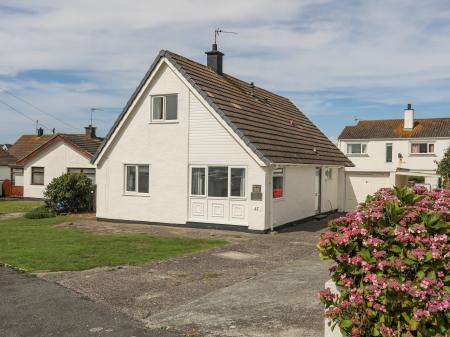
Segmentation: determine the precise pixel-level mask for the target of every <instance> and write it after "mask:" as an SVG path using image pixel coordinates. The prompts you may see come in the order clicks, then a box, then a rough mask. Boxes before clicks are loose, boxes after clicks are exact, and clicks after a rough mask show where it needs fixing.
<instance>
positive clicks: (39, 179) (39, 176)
mask: <svg viewBox="0 0 450 337" xmlns="http://www.w3.org/2000/svg"><path fill="white" fill-rule="evenodd" d="M31 183H32V184H33V185H44V173H43V172H41V170H35V169H32V173H31Z"/></svg>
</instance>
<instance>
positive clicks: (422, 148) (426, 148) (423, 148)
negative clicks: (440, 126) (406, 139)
mask: <svg viewBox="0 0 450 337" xmlns="http://www.w3.org/2000/svg"><path fill="white" fill-rule="evenodd" d="M411 153H413V154H419V153H434V143H412V144H411Z"/></svg>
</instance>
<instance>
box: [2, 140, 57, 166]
mask: <svg viewBox="0 0 450 337" xmlns="http://www.w3.org/2000/svg"><path fill="white" fill-rule="evenodd" d="M52 137H54V135H43V136H37V135H23V136H21V137H20V138H19V139H18V140H17V141H16V142H15V143H14V144H13V146H11V148H10V149H9V153H10V154H11V155H13V156H14V157H15V158H16V159H17V160H19V159H21V158H23V157H25V156H27V155H29V154H30V153H31V152H33V151H34V150H36V149H37V148H38V147H40V146H41V145H43V144H45V143H46V142H48V141H49V140H50V139H51V138H52Z"/></svg>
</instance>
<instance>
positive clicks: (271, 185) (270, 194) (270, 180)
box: [268, 164, 273, 232]
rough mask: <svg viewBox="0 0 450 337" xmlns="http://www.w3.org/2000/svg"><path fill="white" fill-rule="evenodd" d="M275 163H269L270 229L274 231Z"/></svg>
mask: <svg viewBox="0 0 450 337" xmlns="http://www.w3.org/2000/svg"><path fill="white" fill-rule="evenodd" d="M272 176H273V164H270V165H269V195H268V198H269V200H270V231H271V232H273V195H272V193H273V178H272Z"/></svg>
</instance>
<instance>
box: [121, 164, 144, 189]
mask: <svg viewBox="0 0 450 337" xmlns="http://www.w3.org/2000/svg"><path fill="white" fill-rule="evenodd" d="M125 175H126V177H125V191H126V192H134V193H149V185H150V183H149V178H150V166H149V165H125Z"/></svg>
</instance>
